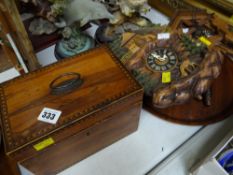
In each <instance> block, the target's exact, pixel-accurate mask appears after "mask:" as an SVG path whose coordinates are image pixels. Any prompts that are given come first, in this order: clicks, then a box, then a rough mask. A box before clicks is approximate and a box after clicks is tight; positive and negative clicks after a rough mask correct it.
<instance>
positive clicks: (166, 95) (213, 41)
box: [111, 11, 233, 125]
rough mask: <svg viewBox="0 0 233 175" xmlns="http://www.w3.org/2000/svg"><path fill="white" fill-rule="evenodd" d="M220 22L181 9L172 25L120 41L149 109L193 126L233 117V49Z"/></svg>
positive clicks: (123, 58)
mask: <svg viewBox="0 0 233 175" xmlns="http://www.w3.org/2000/svg"><path fill="white" fill-rule="evenodd" d="M217 21H218V19H216V17H215V16H214V15H209V14H207V13H205V12H200V13H192V12H187V11H182V12H178V13H177V14H176V15H175V17H174V18H173V19H172V21H171V23H170V24H169V26H168V27H163V26H162V27H159V28H155V29H154V30H152V31H150V32H147V33H142V32H140V34H139V33H136V34H135V33H125V34H124V35H123V36H122V38H120V39H119V41H120V43H119V41H115V43H112V44H111V48H112V50H113V51H114V52H115V54H117V55H120V59H121V61H122V62H123V64H125V66H126V67H127V69H129V70H130V71H131V72H132V74H133V75H134V77H135V78H136V79H137V80H138V82H139V83H140V84H141V85H142V86H143V87H144V92H145V94H144V96H145V98H144V106H145V108H147V109H148V110H149V111H151V112H152V113H154V114H156V115H157V116H159V117H162V118H164V119H167V120H171V121H174V122H179V123H183V124H192V125H205V124H209V123H213V122H216V121H219V120H222V119H224V118H226V117H228V116H229V115H230V114H232V112H233V92H232V90H231V89H232V88H233V74H232V70H233V63H232V61H231V60H230V59H229V58H228V57H227V55H228V54H232V51H231V50H230V49H229V47H227V46H226V44H225V43H226V40H227V39H229V32H225V31H223V30H222V28H221V29H220V28H218V22H217ZM159 35H164V36H163V38H159V37H161V36H159ZM166 35H168V36H166ZM117 42H118V43H117ZM228 42H229V40H228ZM117 45H118V47H117ZM119 46H120V47H119Z"/></svg>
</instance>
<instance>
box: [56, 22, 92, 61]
mask: <svg viewBox="0 0 233 175" xmlns="http://www.w3.org/2000/svg"><path fill="white" fill-rule="evenodd" d="M62 34H63V39H62V40H60V41H59V42H58V43H57V44H56V46H55V51H54V54H55V56H56V58H57V59H58V60H59V59H63V58H67V57H71V56H74V55H77V54H79V53H81V52H84V51H86V50H89V49H91V48H93V47H94V46H95V41H94V40H93V38H92V37H90V36H89V35H87V34H84V33H82V32H81V31H80V29H79V28H78V27H76V26H74V27H66V28H65V29H64V30H63V32H62Z"/></svg>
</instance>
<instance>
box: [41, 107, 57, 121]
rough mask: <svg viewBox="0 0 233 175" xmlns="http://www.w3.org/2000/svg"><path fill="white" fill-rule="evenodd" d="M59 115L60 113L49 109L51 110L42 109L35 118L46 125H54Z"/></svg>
mask: <svg viewBox="0 0 233 175" xmlns="http://www.w3.org/2000/svg"><path fill="white" fill-rule="evenodd" d="M60 115H61V111H59V110H55V109H51V108H44V109H43V110H42V111H41V113H40V115H39V117H38V118H37V119H38V120H40V121H42V122H46V123H51V124H56V123H57V121H58V119H59V117H60Z"/></svg>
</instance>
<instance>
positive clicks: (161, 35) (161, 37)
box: [157, 33, 170, 39]
mask: <svg viewBox="0 0 233 175" xmlns="http://www.w3.org/2000/svg"><path fill="white" fill-rule="evenodd" d="M169 38H170V33H158V35H157V39H169Z"/></svg>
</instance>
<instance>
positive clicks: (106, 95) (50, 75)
mask: <svg viewBox="0 0 233 175" xmlns="http://www.w3.org/2000/svg"><path fill="white" fill-rule="evenodd" d="M66 73H71V74H74V75H73V76H74V77H75V75H77V73H78V74H80V77H81V79H82V81H83V83H82V84H81V86H80V87H76V88H74V89H72V87H71V86H70V85H71V84H72V82H73V81H75V80H77V79H76V78H74V77H72V76H70V77H69V76H66V75H65V74H66ZM64 77H66V79H65V80H59V81H61V82H58V83H55V84H54V85H55V87H56V88H57V87H66V86H67V87H69V88H71V91H70V92H62V93H58V94H57V93H54V92H55V91H53V90H54V89H53V90H52V89H51V87H50V84H51V82H53V81H54V80H56V79H57V80H58V79H59V78H60V79H62V78H64ZM68 77H69V78H68ZM77 78H79V77H78V76H77ZM57 80H56V81H57ZM54 85H52V88H54ZM64 85H65V86H64ZM79 85H80V84H79ZM63 90H64V89H63ZM137 90H141V87H140V86H139V85H138V84H137V82H136V81H135V80H134V79H133V78H132V77H131V75H130V74H129V73H128V72H127V71H126V70H125V68H124V67H123V66H122V65H121V63H120V62H119V61H118V60H117V59H116V58H115V57H114V56H113V55H112V53H111V52H110V51H109V50H108V49H107V48H105V47H99V48H96V49H93V50H90V51H88V52H85V53H83V54H80V55H78V56H75V57H73V58H68V59H65V60H62V61H59V62H58V63H55V64H52V65H50V66H48V67H45V68H42V69H40V70H37V71H34V72H31V73H29V74H26V75H24V76H21V77H19V78H16V79H13V80H12V81H9V82H6V83H4V84H2V85H1V86H0V97H1V124H2V128H3V137H4V142H5V143H4V144H5V151H6V153H11V152H13V151H16V150H18V149H20V148H22V147H24V146H26V145H28V144H30V143H32V142H35V141H37V140H39V139H41V138H43V137H45V136H47V135H48V134H50V133H53V132H55V131H57V130H59V129H61V128H64V126H67V125H69V124H71V123H74V122H77V121H79V120H81V119H82V118H84V117H85V116H86V115H87V114H90V113H94V112H95V111H96V110H99V109H102V108H104V107H106V106H107V105H109V104H111V103H114V102H116V101H118V100H119V99H121V98H124V97H126V96H127V95H129V94H131V93H134V92H136V91H137ZM45 107H47V108H52V109H55V110H60V111H61V112H62V114H61V116H60V118H59V119H58V121H57V123H56V124H49V123H45V122H42V121H39V120H38V119H37V118H38V116H39V114H40V113H41V111H42V110H43V109H44V108H45Z"/></svg>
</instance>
